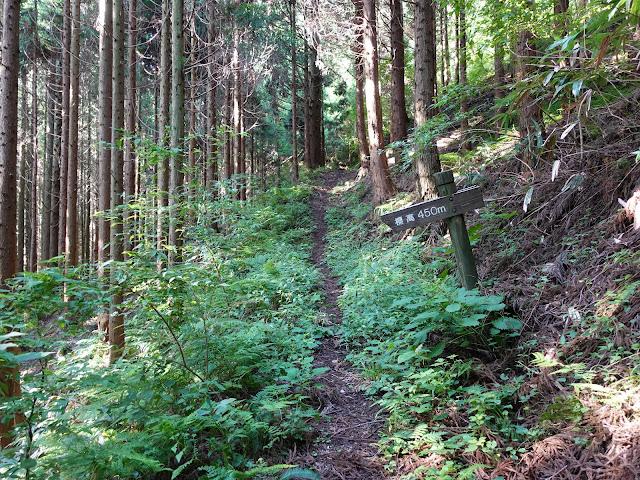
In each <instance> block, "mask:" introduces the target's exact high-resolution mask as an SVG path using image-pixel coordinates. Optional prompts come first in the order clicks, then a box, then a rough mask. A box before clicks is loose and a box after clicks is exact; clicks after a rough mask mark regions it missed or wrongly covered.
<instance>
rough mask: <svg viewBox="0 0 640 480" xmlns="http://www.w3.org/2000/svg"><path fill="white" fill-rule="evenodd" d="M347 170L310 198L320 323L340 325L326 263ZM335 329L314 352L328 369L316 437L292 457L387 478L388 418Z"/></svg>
mask: <svg viewBox="0 0 640 480" xmlns="http://www.w3.org/2000/svg"><path fill="white" fill-rule="evenodd" d="M352 174H355V173H354V172H351V173H347V172H345V171H343V170H331V171H327V172H325V173H324V174H322V176H321V177H320V178H319V179H318V185H319V186H317V187H316V188H315V190H314V197H313V199H312V202H311V205H312V215H313V221H314V224H315V230H314V235H313V240H314V247H313V253H312V260H313V264H314V265H315V266H316V267H317V268H318V269H319V270H320V272H321V274H322V286H321V289H322V291H323V293H324V295H325V302H324V306H323V307H322V310H321V311H322V317H323V318H321V319H320V321H322V322H324V323H326V324H328V325H333V326H335V327H339V325H340V324H341V323H342V313H341V311H340V307H339V306H338V297H339V296H340V294H341V293H342V288H341V287H340V285H339V282H338V279H337V278H336V277H335V276H334V275H333V274H332V272H331V270H330V269H329V267H328V266H327V264H326V262H325V245H326V239H325V236H326V234H327V231H328V228H327V224H326V222H325V219H324V217H325V215H326V212H327V207H328V206H329V205H330V201H331V200H330V197H329V193H330V191H331V190H332V189H333V188H334V187H335V186H336V185H337V184H338V183H339V182H340V181H344V180H345V179H346V177H347V176H353V175H352ZM346 354H347V352H346V350H345V349H344V347H342V346H341V343H340V337H339V336H338V332H337V328H335V329H334V336H331V337H328V338H325V339H324V340H323V341H322V343H321V345H320V346H319V348H318V349H317V351H316V353H315V355H314V359H315V362H314V366H315V367H316V368H326V369H327V371H326V372H324V373H323V374H321V375H319V376H318V377H316V382H317V383H318V384H319V387H318V388H317V389H316V390H315V392H314V396H315V398H314V400H315V401H316V402H317V403H318V405H319V411H320V414H321V418H320V420H319V421H318V422H317V423H316V424H315V425H314V428H315V430H316V432H317V437H316V439H315V441H314V442H313V443H308V444H306V445H296V446H295V447H294V449H293V450H292V451H291V453H290V458H289V461H290V462H292V463H295V464H298V465H301V466H304V467H307V468H313V469H314V470H315V471H316V472H318V473H319V474H320V475H321V476H322V478H323V479H324V480H334V479H335V480H345V479H350V480H374V479H381V478H385V477H386V474H385V470H384V469H383V466H382V462H381V460H380V459H379V458H378V447H377V445H376V443H377V442H378V441H379V438H380V437H379V431H380V429H381V428H382V427H383V426H384V424H385V419H384V417H383V416H382V415H379V414H378V413H379V412H378V411H379V409H378V408H376V407H375V406H374V405H373V402H372V401H371V400H370V399H368V398H367V397H366V396H365V394H364V393H363V392H362V389H361V388H359V387H360V385H361V384H362V379H361V377H360V375H359V374H358V373H357V372H356V371H355V369H354V368H352V367H351V366H350V365H349V364H348V363H347V362H346V361H345V357H346Z"/></svg>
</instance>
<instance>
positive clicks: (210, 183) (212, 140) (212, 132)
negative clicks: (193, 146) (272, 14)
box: [205, 2, 218, 193]
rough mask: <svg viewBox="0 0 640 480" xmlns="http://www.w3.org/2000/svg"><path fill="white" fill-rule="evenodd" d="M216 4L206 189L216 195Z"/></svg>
mask: <svg viewBox="0 0 640 480" xmlns="http://www.w3.org/2000/svg"><path fill="white" fill-rule="evenodd" d="M215 18H216V2H210V3H209V31H208V35H209V37H208V40H209V42H208V43H209V45H208V51H209V63H208V67H207V68H208V71H209V75H208V77H209V85H208V92H209V93H208V97H207V108H208V110H207V122H208V123H207V138H206V141H207V158H206V167H205V168H206V170H207V173H206V189H207V192H208V193H214V192H215V188H216V183H217V182H218V142H217V128H218V109H217V105H216V93H217V86H218V79H217V78H216V66H217V58H218V52H217V50H216V45H215V42H216V37H217V34H216V26H215V25H216V24H215Z"/></svg>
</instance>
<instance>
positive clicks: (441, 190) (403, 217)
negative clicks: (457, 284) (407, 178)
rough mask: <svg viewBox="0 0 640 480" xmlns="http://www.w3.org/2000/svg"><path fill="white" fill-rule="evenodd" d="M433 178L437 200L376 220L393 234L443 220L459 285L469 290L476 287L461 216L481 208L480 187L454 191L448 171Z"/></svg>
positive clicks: (475, 278) (474, 267)
mask: <svg viewBox="0 0 640 480" xmlns="http://www.w3.org/2000/svg"><path fill="white" fill-rule="evenodd" d="M433 177H434V180H435V182H436V187H437V189H438V194H439V195H440V197H438V198H435V199H433V200H429V201H427V202H422V203H416V204H415V205H410V206H408V207H405V208H401V209H400V210H396V211H394V212H390V213H386V214H384V215H382V216H381V217H380V218H381V219H382V221H383V222H384V223H386V224H387V225H389V227H391V230H393V231H394V232H400V231H402V230H407V229H409V228H414V227H418V226H420V225H426V224H427V223H431V222H437V221H440V220H446V221H447V224H448V226H449V233H450V234H451V243H452V244H453V252H454V254H455V257H456V264H457V265H458V272H459V273H460V278H461V280H462V285H463V286H464V288H466V289H468V290H471V289H472V288H475V287H476V286H477V284H478V271H477V269H476V261H475V259H474V257H473V251H472V250H471V243H470V241H469V232H468V231H467V226H466V224H465V221H464V214H465V213H466V212H470V211H471V210H475V209H476V208H480V207H483V206H484V200H483V199H482V192H481V191H480V187H469V188H463V189H462V190H460V191H456V184H455V182H454V180H453V171H451V170H445V171H444V172H438V173H436V174H434V175H433Z"/></svg>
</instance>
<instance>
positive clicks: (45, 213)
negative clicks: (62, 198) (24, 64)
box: [40, 71, 55, 260]
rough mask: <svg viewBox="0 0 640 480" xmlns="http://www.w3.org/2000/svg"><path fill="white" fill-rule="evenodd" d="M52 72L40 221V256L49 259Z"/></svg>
mask: <svg viewBox="0 0 640 480" xmlns="http://www.w3.org/2000/svg"><path fill="white" fill-rule="evenodd" d="M53 77H54V76H53V74H52V72H51V71H49V73H48V75H47V82H46V92H47V104H46V115H45V132H46V133H45V156H44V165H43V171H44V178H43V181H42V223H41V226H40V231H41V239H40V258H41V259H42V260H49V258H51V257H50V256H49V238H50V235H51V228H52V225H51V204H52V199H51V174H52V167H53V131H52V129H53V124H54V120H53V118H54V117H53V109H54V108H55V107H54V103H53V93H52V92H51V87H52V85H53V81H54V80H53Z"/></svg>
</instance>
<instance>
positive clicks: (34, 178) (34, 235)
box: [27, 0, 39, 272]
mask: <svg viewBox="0 0 640 480" xmlns="http://www.w3.org/2000/svg"><path fill="white" fill-rule="evenodd" d="M33 25H34V33H33V77H32V79H31V142H32V146H31V152H32V158H31V207H30V217H31V238H30V242H29V255H28V258H29V264H28V266H27V269H28V270H29V271H31V272H35V271H36V265H37V264H38V53H37V52H38V48H39V41H38V27H37V26H38V0H34V2H33Z"/></svg>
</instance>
